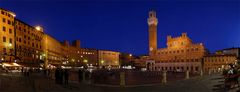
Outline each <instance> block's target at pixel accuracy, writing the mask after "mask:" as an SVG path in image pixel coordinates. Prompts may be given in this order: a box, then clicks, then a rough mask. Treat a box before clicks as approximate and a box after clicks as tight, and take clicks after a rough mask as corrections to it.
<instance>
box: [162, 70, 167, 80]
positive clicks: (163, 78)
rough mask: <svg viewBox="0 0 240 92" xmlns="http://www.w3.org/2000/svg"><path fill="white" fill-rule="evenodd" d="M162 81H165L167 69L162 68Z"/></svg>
mask: <svg viewBox="0 0 240 92" xmlns="http://www.w3.org/2000/svg"><path fill="white" fill-rule="evenodd" d="M162 83H167V71H166V70H164V71H163V74H162Z"/></svg>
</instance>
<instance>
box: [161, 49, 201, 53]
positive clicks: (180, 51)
mask: <svg viewBox="0 0 240 92" xmlns="http://www.w3.org/2000/svg"><path fill="white" fill-rule="evenodd" d="M190 51H191V52H192V51H198V48H195V49H194V48H192V49H187V50H176V51H161V52H158V53H157V54H172V53H173V54H175V53H184V52H190Z"/></svg>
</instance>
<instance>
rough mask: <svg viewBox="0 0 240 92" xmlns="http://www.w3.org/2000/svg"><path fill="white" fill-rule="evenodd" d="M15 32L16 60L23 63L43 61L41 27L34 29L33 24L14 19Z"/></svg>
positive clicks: (42, 34)
mask: <svg viewBox="0 0 240 92" xmlns="http://www.w3.org/2000/svg"><path fill="white" fill-rule="evenodd" d="M15 34H16V36H15V50H16V55H15V57H16V60H17V61H18V62H21V63H23V64H26V63H32V64H34V63H35V64H38V63H44V62H43V53H44V50H43V41H44V35H45V34H44V33H43V29H42V28H38V29H36V28H35V27H33V26H30V25H28V24H26V23H24V22H22V21H20V20H18V19H15Z"/></svg>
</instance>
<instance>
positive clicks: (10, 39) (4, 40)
mask: <svg viewBox="0 0 240 92" xmlns="http://www.w3.org/2000/svg"><path fill="white" fill-rule="evenodd" d="M2 41H3V42H7V38H6V37H5V36H3V39H2ZM9 43H11V44H12V43H13V40H12V38H9Z"/></svg>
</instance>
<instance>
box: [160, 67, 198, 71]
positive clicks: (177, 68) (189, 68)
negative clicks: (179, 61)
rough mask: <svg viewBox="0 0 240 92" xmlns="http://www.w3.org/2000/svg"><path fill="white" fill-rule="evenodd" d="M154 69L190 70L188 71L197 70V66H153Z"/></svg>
mask: <svg viewBox="0 0 240 92" xmlns="http://www.w3.org/2000/svg"><path fill="white" fill-rule="evenodd" d="M155 70H168V71H176V70H181V71H183V70H190V71H198V70H199V67H193V66H191V67H188V66H187V67H183V66H181V67H155Z"/></svg>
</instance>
